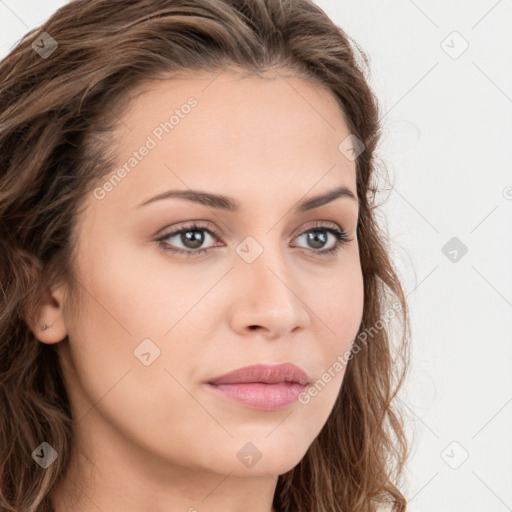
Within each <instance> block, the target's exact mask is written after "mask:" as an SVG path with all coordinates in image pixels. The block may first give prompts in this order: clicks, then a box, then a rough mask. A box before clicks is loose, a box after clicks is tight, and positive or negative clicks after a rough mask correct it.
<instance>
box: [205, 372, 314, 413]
mask: <svg viewBox="0 0 512 512" xmlns="http://www.w3.org/2000/svg"><path fill="white" fill-rule="evenodd" d="M308 384H309V378H308V376H307V374H306V372H304V371H303V370H302V369H301V368H299V367H298V366H296V365H293V364H290V363H284V364H278V365H264V364H259V365H253V366H246V367H244V368H239V369H237V370H234V371H232V372H229V373H227V374H225V375H222V376H220V377H217V378H215V379H212V380H210V381H209V382H208V383H207V386H208V388H209V389H210V390H211V391H213V392H215V393H216V394H217V395H218V396H220V397H222V398H224V399H227V400H229V401H233V402H237V403H239V404H241V405H244V406H247V407H251V408H253V409H259V410H266V411H273V410H278V409H282V408H284V407H287V406H289V405H291V404H293V403H294V402H296V401H297V399H298V397H299V395H300V394H301V393H302V392H303V391H304V390H305V389H306V387H307V385H308Z"/></svg>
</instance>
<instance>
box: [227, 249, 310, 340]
mask: <svg viewBox="0 0 512 512" xmlns="http://www.w3.org/2000/svg"><path fill="white" fill-rule="evenodd" d="M269 245H270V243H269V244H267V246H266V247H265V248H264V250H263V252H262V253H261V254H260V256H259V257H258V258H257V259H256V260H255V261H253V262H252V263H247V262H246V261H245V260H244V259H242V258H239V259H238V260H237V262H236V264H235V267H236V268H235V272H234V274H235V275H233V279H235V283H236V284H235V287H234V290H233V296H232V304H233V309H232V313H231V326H232V329H233V330H234V331H235V332H237V333H239V334H242V335H247V334H251V335H254V333H255V332H256V331H261V334H262V335H263V336H264V337H265V338H266V339H269V340H275V339H279V338H285V337H288V336H290V335H291V334H296V333H298V332H300V331H301V330H303V329H306V328H307V327H308V325H309V323H310V315H309V308H308V306H307V305H306V299H307V297H306V296H305V295H306V290H305V287H304V286H305V284H307V282H306V281H305V279H306V276H304V280H299V279H298V278H297V276H296V275H294V273H293V272H292V271H290V270H287V266H286V262H285V260H284V255H283V254H282V248H277V245H278V243H273V245H274V246H275V247H274V246H273V247H272V248H271V247H269Z"/></svg>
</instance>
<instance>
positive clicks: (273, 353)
mask: <svg viewBox="0 0 512 512" xmlns="http://www.w3.org/2000/svg"><path fill="white" fill-rule="evenodd" d="M140 90H142V89H140ZM143 90H144V92H143V94H140V95H137V96H136V97H134V99H133V101H132V103H131V104H130V107H129V110H128V111H127V113H126V115H125V116H124V117H123V118H122V122H120V124H119V128H118V129H117V130H116V132H115V135H116V138H117V143H116V147H115V149H116V151H117V155H118V160H117V167H116V168H115V169H114V172H113V174H111V175H109V176H107V177H106V178H105V179H104V180H103V181H101V182H100V183H99V184H98V185H97V188H96V189H95V190H94V192H93V193H91V194H90V196H88V197H87V201H86V206H87V208H86V209H85V210H84V211H83V212H82V213H81V216H80V217H79V223H78V225H77V232H76V234H77V240H78V244H77V245H76V247H75V248H74V249H75V251H76V255H77V260H76V267H75V271H76V276H77V281H78V283H79V285H80V286H79V289H80V290H81V291H82V293H81V295H80V297H81V302H80V307H79V309H78V311H75V310H73V309H72V308H71V307H70V306H69V305H68V306H67V304H68V303H67V302H66V293H65V290H66V289H65V286H64V287H61V288H59V289H57V290H56V291H55V294H56V296H57V297H61V298H62V306H63V307H62V312H63V313H62V315H63V316H62V318H63V324H64V325H65V328H66V333H67V336H68V340H69V341H67V340H65V339H64V340H62V341H63V342H62V343H60V344H59V345H58V347H59V350H60V351H61V357H62V360H63V364H64V371H65V378H66V385H67V388H68V391H69V395H70V399H71V403H72V407H73V414H74V417H75V418H76V421H77V427H76V428H77V430H76V432H77V436H78V437H77V439H78V440H79V442H80V443H81V451H82V452H83V453H84V454H85V455H87V456H88V457H89V458H90V459H91V460H96V459H97V458H100V457H101V456H106V455H105V454H109V455H110V456H111V460H119V459H118V458H119V457H120V455H119V454H120V453H122V454H123V455H122V456H123V457H126V458H129V459H130V461H129V462H128V461H127V464H129V463H132V464H133V463H134V462H135V461H136V460H139V461H141V460H144V463H143V465H144V467H146V469H147V467H149V465H151V464H153V467H156V465H157V463H158V466H159V467H169V468H170V467H180V468H188V469H189V470H200V471H207V472H214V473H220V474H224V475H226V474H228V473H230V474H231V475H233V476H237V475H238V476H262V475H268V474H272V475H277V474H281V473H284V472H286V471H288V470H290V469H291V468H292V467H294V466H295V465H296V464H297V463H299V461H300V460H301V458H302V457H303V456H304V454H305V453H306V451H307V449H308V447H309V446H310V445H311V443H312V442H313V440H314V439H315V437H316V436H317V435H318V434H319V432H320V430H321V429H322V427H323V426H324V424H325V423H326V421H327V419H328V416H329V414H330V412H331V410H332V407H333V405H334V402H335V400H336V397H337V395H338V392H339V389H340V386H341V384H342V379H343V371H344V369H340V366H341V365H340V364H339V363H338V365H336V362H337V360H339V359H338V358H339V356H343V355H344V354H345V355H346V352H347V351H348V350H349V349H350V347H351V344H352V342H353V340H354V338H355V336H356V334H357V331H358V328H359V325H360V322H361V317H362V311H363V280H362V274H361V267H360V261H359V249H358V241H357V239H356V235H357V233H356V226H357V218H358V204H357V200H356V199H354V198H353V197H350V195H349V193H347V192H345V193H342V194H341V195H337V196H336V197H331V200H318V201H315V202H312V203H311V202H308V201H310V200H311V198H314V197H316V196H323V195H325V194H327V193H329V192H330V191H333V190H334V189H337V188H340V187H345V188H346V189H347V190H348V191H349V192H351V193H352V194H353V196H355V197H357V194H356V174H355V161H354V160H353V159H351V158H348V157H346V156H345V154H346V153H345V152H344V150H342V149H340V147H339V146H340V143H342V142H343V141H345V143H344V144H346V140H345V139H346V138H347V136H349V134H350V132H349V130H348V128H347V126H346V124H345V123H344V121H343V118H342V115H341V112H340V110H339V107H338V106H337V103H336V102H335V99H334V97H333V96H331V94H330V93H329V92H328V91H326V90H323V89H319V87H318V86H316V85H313V84H311V83H309V82H306V81H303V80H302V79H299V78H292V77H289V76H288V77H286V78H284V77H283V76H282V75H281V74H273V75H271V74H267V77H266V78H265V79H262V78H259V77H250V78H243V79H240V78H236V77H235V76H234V75H232V74H230V73H228V72H224V73H221V74H220V75H218V76H216V75H215V74H204V75H197V74H196V75H194V76H191V77H190V78H182V79H179V80H162V81H158V82H151V83H147V84H145V85H144V88H143ZM171 116H173V117H171ZM341 147H342V148H345V146H344V145H343V144H342V146H341ZM123 166H124V172H123V170H122V169H123ZM109 179H110V181H109ZM170 191H177V192H186V193H187V194H188V196H187V197H188V199H187V197H178V196H176V195H175V196H171V195H169V196H168V197H167V198H165V197H162V198H160V199H158V196H161V195H165V194H167V193H169V192H170ZM192 191H199V192H201V193H204V194H211V195H212V196H215V197H217V199H213V198H211V197H209V196H205V197H206V199H204V200H203V201H202V202H199V200H192V199H193V195H192ZM219 196H222V199H219V198H218V197H219ZM155 198H156V199H155ZM227 198H229V199H227ZM235 203H236V207H235V206H234V205H235ZM301 205H305V206H304V207H303V208H301ZM192 225H195V226H196V227H194V228H192ZM314 229H317V232H316V234H315V231H314ZM178 230H183V233H182V234H180V233H178V234H176V232H177V231H178ZM332 230H334V231H332ZM336 230H340V231H342V232H344V233H346V235H347V237H348V238H349V240H348V241H345V242H341V243H340V242H338V241H337V238H336V236H335V235H334V234H333V233H335V232H336ZM159 240H160V241H159ZM336 246H338V250H337V251H334V252H330V253H329V252H328V250H329V249H332V248H333V247H336ZM203 249H204V251H203ZM174 250H176V251H183V252H182V253H179V252H173V251H174ZM322 252H323V253H322ZM59 294H60V295H59ZM50 329H51V327H50ZM280 363H291V364H293V365H296V366H297V367H299V368H300V369H302V370H303V371H304V372H305V374H306V375H307V380H308V382H309V384H310V385H312V384H314V383H316V382H317V381H319V380H320V381H321V382H323V385H322V389H321V391H319V392H317V394H316V395H315V396H311V395H308V397H309V399H308V400H297V399H296V398H297V396H296V392H295V394H294V390H296V389H299V388H298V387H297V384H295V385H293V384H289V383H288V384H285V383H283V382H281V384H269V383H267V384H261V383H260V384H254V383H253V384H252V385H251V384H245V385H241V384H238V385H237V384H233V383H231V385H226V386H224V387H223V386H218V385H217V386H212V385H211V384H209V382H211V381H212V380H214V379H216V378H218V377H220V376H222V375H224V374H226V373H228V372H232V371H233V370H236V369H239V368H243V367H247V366H250V365H259V364H261V365H275V364H280ZM329 370H330V378H327V377H325V376H324V377H322V376H323V375H324V373H325V372H329ZM276 375H277V377H276V380H279V378H280V375H279V374H276ZM276 375H274V376H276ZM247 379H248V380H249V382H254V381H257V380H258V378H257V376H256V377H254V378H253V380H252V381H251V380H250V379H249V378H248V377H247ZM283 379H284V377H283ZM271 386H274V387H273V388H272V387H271ZM221 389H223V390H224V391H220V390H221ZM300 389H307V388H300ZM233 395H236V396H238V397H239V400H236V399H234V398H233ZM290 397H291V398H290ZM124 448H129V449H127V450H124ZM142 456H144V458H143V459H142V458H141V457H142ZM141 464H142V462H141ZM162 464H163V466H162ZM141 470H142V467H141Z"/></svg>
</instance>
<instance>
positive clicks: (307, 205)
mask: <svg viewBox="0 0 512 512" xmlns="http://www.w3.org/2000/svg"><path fill="white" fill-rule="evenodd" d="M340 197H348V198H350V199H352V200H354V201H356V203H358V200H357V197H356V196H355V195H354V193H353V192H352V191H351V190H350V189H348V188H347V187H344V186H342V187H337V188H335V189H333V190H329V191H328V192H325V193H323V194H320V195H317V196H314V197H310V198H308V199H306V200H304V201H302V202H300V203H299V204H298V205H297V206H296V207H295V210H294V213H303V212H306V211H308V210H313V209H314V208H319V207H320V206H323V205H324V204H327V203H330V202H331V201H334V200H335V199H338V198H340ZM171 198H178V199H185V200H187V201H193V202H195V203H199V204H202V205H204V206H208V207H211V208H218V209H221V210H227V211H229V212H236V211H239V210H240V203H238V202H237V201H236V200H235V199H233V198H231V197H228V196H225V195H222V194H211V193H209V192H202V191H200V190H167V191H166V192H162V193H161V194H158V195H156V196H154V197H150V198H149V199H146V200H145V201H143V202H142V203H141V204H139V205H138V206H137V208H140V207H141V206H144V205H147V204H150V203H153V202H155V201H161V200H163V199H171Z"/></svg>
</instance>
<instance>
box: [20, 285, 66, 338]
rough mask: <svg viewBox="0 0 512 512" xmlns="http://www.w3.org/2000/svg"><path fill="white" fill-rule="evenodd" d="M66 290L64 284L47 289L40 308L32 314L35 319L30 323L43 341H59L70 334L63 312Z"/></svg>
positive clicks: (37, 336) (31, 328) (35, 334)
mask: <svg viewBox="0 0 512 512" xmlns="http://www.w3.org/2000/svg"><path fill="white" fill-rule="evenodd" d="M64 291H65V286H64V284H62V285H60V286H58V287H56V288H52V289H47V290H46V291H45V292H44V293H43V300H42V303H41V305H40V306H39V310H38V311H36V312H35V314H34V315H33V316H32V318H33V319H34V320H33V321H32V322H30V323H29V324H28V326H29V328H30V330H31V331H32V333H33V334H34V336H35V337H36V338H37V339H38V340H39V341H41V342H42V343H47V344H53V343H58V342H59V341H62V340H63V339H65V338H66V336H67V335H68V332H67V328H66V323H65V321H64V312H63V305H64V297H65V293H64Z"/></svg>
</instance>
